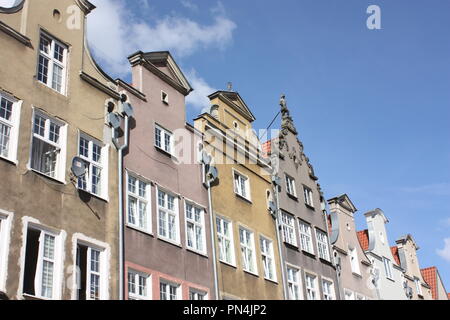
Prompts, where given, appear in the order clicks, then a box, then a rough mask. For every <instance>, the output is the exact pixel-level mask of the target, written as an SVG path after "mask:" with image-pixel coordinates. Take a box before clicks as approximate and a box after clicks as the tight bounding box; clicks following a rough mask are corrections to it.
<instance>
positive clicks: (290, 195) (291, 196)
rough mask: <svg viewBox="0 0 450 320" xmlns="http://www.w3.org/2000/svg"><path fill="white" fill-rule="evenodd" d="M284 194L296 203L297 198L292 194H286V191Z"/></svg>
mask: <svg viewBox="0 0 450 320" xmlns="http://www.w3.org/2000/svg"><path fill="white" fill-rule="evenodd" d="M286 194H287V196H288V197H289V198H291V199H292V200H294V201H297V202H298V198H297V196H295V195H293V194H291V193H289V192H287V191H286Z"/></svg>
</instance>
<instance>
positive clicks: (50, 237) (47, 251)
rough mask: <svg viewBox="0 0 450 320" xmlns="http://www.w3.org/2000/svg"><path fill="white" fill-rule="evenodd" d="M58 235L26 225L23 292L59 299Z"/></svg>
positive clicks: (59, 254)
mask: <svg viewBox="0 0 450 320" xmlns="http://www.w3.org/2000/svg"><path fill="white" fill-rule="evenodd" d="M59 241H60V240H59V235H57V234H55V233H52V232H48V231H44V230H40V229H38V228H35V227H28V230H27V240H26V248H25V269H24V277H23V279H24V280H23V292H24V293H25V294H29V295H32V296H35V297H38V298H42V299H59V298H60V291H61V288H59V286H60V284H61V272H60V271H59V269H60V265H61V264H60V261H59V259H60V257H61V253H60V252H59V251H60V249H59V248H60V244H59Z"/></svg>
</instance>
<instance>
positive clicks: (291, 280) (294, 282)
mask: <svg viewBox="0 0 450 320" xmlns="http://www.w3.org/2000/svg"><path fill="white" fill-rule="evenodd" d="M290 271H291V272H290ZM291 275H292V276H291ZM286 277H287V284H288V292H289V297H288V298H289V300H303V290H302V272H301V270H300V268H297V267H294V266H291V265H286ZM294 289H296V291H297V297H294V292H293V290H294Z"/></svg>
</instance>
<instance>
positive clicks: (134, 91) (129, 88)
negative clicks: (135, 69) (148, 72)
mask: <svg viewBox="0 0 450 320" xmlns="http://www.w3.org/2000/svg"><path fill="white" fill-rule="evenodd" d="M116 83H117V85H118V86H121V87H123V88H124V89H126V90H127V91H128V92H130V93H131V94H133V95H134V96H135V97H137V98H139V99H141V100H142V101H145V102H147V98H146V95H145V94H144V93H142V92H141V91H139V90H138V89H136V88H134V87H132V86H130V85H129V84H128V83H126V82H125V81H123V80H121V79H116Z"/></svg>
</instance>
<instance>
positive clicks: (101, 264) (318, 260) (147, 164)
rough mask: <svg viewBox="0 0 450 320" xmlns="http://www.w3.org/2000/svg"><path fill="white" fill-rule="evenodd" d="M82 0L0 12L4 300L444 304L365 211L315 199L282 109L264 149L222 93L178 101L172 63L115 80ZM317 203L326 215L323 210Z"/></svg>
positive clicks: (407, 244) (137, 64)
mask: <svg viewBox="0 0 450 320" xmlns="http://www.w3.org/2000/svg"><path fill="white" fill-rule="evenodd" d="M94 9H95V6H94V5H92V4H91V3H90V2H89V1H87V0H39V1H37V0H34V1H33V0H21V1H16V3H15V4H14V5H13V6H11V7H10V8H0V41H1V43H2V51H1V52H0V65H1V69H0V70H1V71H0V102H1V103H0V167H1V168H0V181H1V183H0V292H2V295H3V296H4V297H6V298H8V299H30V300H35V299H44V300H45V299H56V300H58V299H73V300H100V299H101V300H107V299H128V300H181V299H182V300H205V299H224V300H228V299H229V300H234V299H243V300H249V299H254V300H261V299H267V300H280V299H292V300H336V299H351V300H362V299H444V298H445V299H446V298H447V294H446V291H445V288H444V286H443V283H442V280H441V278H440V275H439V272H438V271H437V269H436V268H428V269H424V270H421V269H420V266H419V263H418V258H417V254H416V250H417V249H418V246H417V244H416V243H415V241H414V239H413V238H412V236H411V235H407V236H405V237H402V238H399V239H398V240H397V242H396V244H397V245H396V246H395V247H390V246H389V242H388V239H387V235H386V227H385V224H386V222H387V219H386V217H385V216H384V213H383V212H382V211H381V210H380V209H376V210H374V211H371V212H368V213H366V214H365V216H366V219H367V224H368V229H367V230H364V231H361V232H358V231H357V230H356V227H355V222H354V216H353V215H354V213H355V212H356V208H355V207H354V205H353V204H352V202H351V201H350V199H349V197H348V196H347V195H343V196H339V197H335V198H332V199H330V200H328V201H326V200H325V197H324V194H323V192H322V190H321V188H320V185H319V184H318V178H317V176H316V175H315V172H314V169H313V166H312V165H311V163H310V161H309V159H308V157H307V156H306V155H305V153H304V148H303V144H302V143H301V141H300V140H299V139H298V132H297V129H296V127H295V124H294V121H293V119H292V117H291V116H290V114H289V109H288V107H287V103H286V99H285V97H284V96H282V97H281V100H280V107H281V115H282V123H281V130H280V132H279V134H278V135H277V136H276V137H274V139H272V140H269V141H267V142H265V143H263V144H262V143H261V141H260V138H259V137H258V135H257V134H256V132H255V131H254V130H253V127H252V123H253V122H254V121H255V119H256V118H255V115H254V114H253V113H252V111H251V109H250V108H249V106H247V104H246V103H245V102H244V100H243V99H242V97H241V96H240V95H239V93H237V92H233V91H230V90H228V91H217V92H214V93H211V95H210V96H209V97H208V98H209V99H210V103H211V107H210V110H208V112H204V113H202V114H200V115H199V116H198V117H197V118H196V119H194V123H193V125H191V124H189V123H188V122H187V121H186V109H185V108H186V107H185V98H186V96H188V95H189V94H190V92H192V90H193V88H192V87H191V85H190V84H189V82H188V80H187V78H186V76H185V75H184V74H183V72H182V70H181V69H180V67H179V66H178V65H177V63H176V62H175V60H174V59H173V57H172V55H171V54H170V53H169V52H165V51H164V52H147V53H144V52H140V51H139V52H136V53H134V54H132V55H130V56H129V57H128V60H129V63H130V72H131V83H127V82H125V81H122V80H120V79H112V78H111V77H110V76H108V75H107V74H106V73H105V72H103V71H102V70H101V68H100V67H99V66H98V65H97V63H96V62H95V61H94V59H93V58H92V56H91V55H90V53H89V48H88V46H87V40H86V32H85V30H86V23H87V15H88V14H89V13H90V12H91V11H92V10H94ZM327 207H329V211H330V213H329V214H328V213H327Z"/></svg>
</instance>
